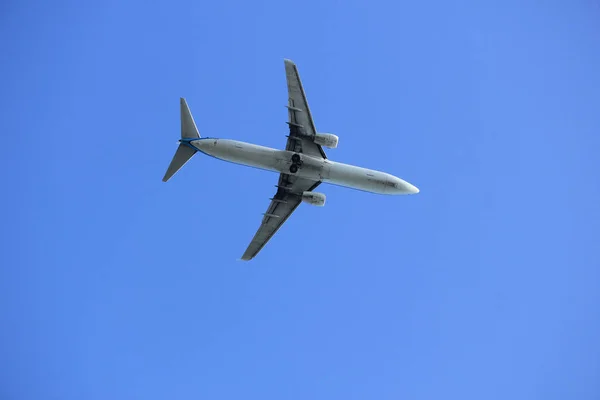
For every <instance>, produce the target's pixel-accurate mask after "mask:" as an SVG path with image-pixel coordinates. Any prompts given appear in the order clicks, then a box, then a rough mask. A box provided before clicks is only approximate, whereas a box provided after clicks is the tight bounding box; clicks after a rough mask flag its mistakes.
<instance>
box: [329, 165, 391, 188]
mask: <svg viewBox="0 0 600 400" xmlns="http://www.w3.org/2000/svg"><path fill="white" fill-rule="evenodd" d="M328 164H329V165H330V166H329V171H328V178H327V179H324V181H325V182H328V183H331V184H334V185H340V186H345V187H350V188H354V189H358V190H364V191H367V192H373V193H380V194H384V193H386V178H385V176H384V175H385V174H383V173H381V172H379V171H373V170H369V169H366V168H362V167H357V166H354V165H348V164H342V163H335V162H328Z"/></svg>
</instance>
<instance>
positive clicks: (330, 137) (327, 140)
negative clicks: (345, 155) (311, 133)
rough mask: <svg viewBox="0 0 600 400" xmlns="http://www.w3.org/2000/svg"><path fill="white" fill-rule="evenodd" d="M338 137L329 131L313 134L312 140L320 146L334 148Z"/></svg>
mask: <svg viewBox="0 0 600 400" xmlns="http://www.w3.org/2000/svg"><path fill="white" fill-rule="evenodd" d="M338 141H339V138H338V137H337V136H336V135H334V134H331V133H317V134H315V138H314V142H315V143H316V144H319V145H321V146H325V147H328V148H330V149H335V148H336V147H337V145H338Z"/></svg>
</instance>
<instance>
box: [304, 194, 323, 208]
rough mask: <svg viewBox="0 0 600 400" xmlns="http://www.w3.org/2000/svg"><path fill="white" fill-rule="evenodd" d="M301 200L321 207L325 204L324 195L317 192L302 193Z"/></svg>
mask: <svg viewBox="0 0 600 400" xmlns="http://www.w3.org/2000/svg"><path fill="white" fill-rule="evenodd" d="M302 201H303V202H305V203H308V204H310V205H313V206H317V207H323V206H324V205H325V195H324V194H323V193H317V192H304V193H302Z"/></svg>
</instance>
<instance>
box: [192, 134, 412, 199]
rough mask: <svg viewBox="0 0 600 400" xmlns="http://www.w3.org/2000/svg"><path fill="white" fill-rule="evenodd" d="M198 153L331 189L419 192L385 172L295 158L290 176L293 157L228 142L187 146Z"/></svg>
mask: <svg viewBox="0 0 600 400" xmlns="http://www.w3.org/2000/svg"><path fill="white" fill-rule="evenodd" d="M189 143H190V144H191V145H192V146H194V147H195V148H196V149H198V150H199V151H201V152H203V153H205V154H208V155H210V156H213V157H215V158H218V159H221V160H225V161H230V162H233V163H236V164H242V165H247V166H251V167H255V168H260V169H264V170H268V171H273V172H279V173H284V174H291V175H296V176H299V177H302V178H306V179H310V180H314V181H322V182H326V183H331V184H334V185H339V186H345V187H349V188H353V189H358V190H364V191H367V192H372V193H379V194H413V193H418V192H419V189H417V188H416V187H415V186H413V185H411V184H410V183H408V182H406V181H404V180H402V179H400V178H398V177H396V176H393V175H390V174H387V173H385V172H380V171H374V170H371V169H366V168H361V167H357V166H354V165H348V164H343V163H338V162H335V161H331V160H327V159H322V158H316V157H311V156H309V155H306V154H299V155H300V159H301V162H302V164H301V166H300V167H299V168H298V170H297V172H295V173H291V172H290V167H291V166H292V164H293V162H292V156H293V155H294V154H296V153H294V152H292V151H287V150H277V149H272V148H270V147H264V146H259V145H255V144H251V143H245V142H240V141H237V140H229V139H215V138H200V139H197V140H192V141H190V142H189Z"/></svg>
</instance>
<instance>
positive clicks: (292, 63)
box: [283, 58, 296, 65]
mask: <svg viewBox="0 0 600 400" xmlns="http://www.w3.org/2000/svg"><path fill="white" fill-rule="evenodd" d="M283 62H284V63H286V64H289V65H296V64H295V63H294V62H293V61H292V60H290V59H289V58H284V59H283Z"/></svg>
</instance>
